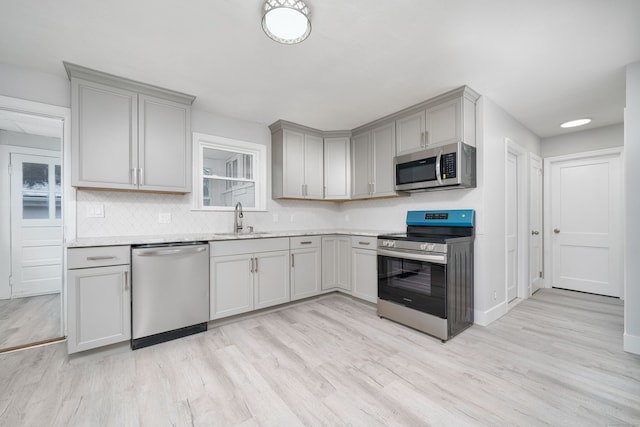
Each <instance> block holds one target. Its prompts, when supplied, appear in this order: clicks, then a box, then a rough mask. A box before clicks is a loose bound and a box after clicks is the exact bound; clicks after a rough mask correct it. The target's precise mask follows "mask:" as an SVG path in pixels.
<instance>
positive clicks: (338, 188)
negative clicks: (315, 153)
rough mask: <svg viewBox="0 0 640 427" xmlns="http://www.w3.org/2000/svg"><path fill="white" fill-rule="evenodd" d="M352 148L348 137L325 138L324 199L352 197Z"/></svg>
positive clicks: (346, 198)
mask: <svg viewBox="0 0 640 427" xmlns="http://www.w3.org/2000/svg"><path fill="white" fill-rule="evenodd" d="M350 152H351V147H350V142H349V137H348V136H340V137H330V138H327V137H325V138H324V198H325V199H328V200H348V199H349V198H350V197H351V164H350V158H351V155H350Z"/></svg>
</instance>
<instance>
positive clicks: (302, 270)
mask: <svg viewBox="0 0 640 427" xmlns="http://www.w3.org/2000/svg"><path fill="white" fill-rule="evenodd" d="M321 262H322V256H321V253H320V248H309V249H297V250H295V251H291V301H294V300H297V299H301V298H307V297H311V296H314V295H318V294H319V293H320V287H321V283H320V282H321V278H322V273H321V270H320V269H321Z"/></svg>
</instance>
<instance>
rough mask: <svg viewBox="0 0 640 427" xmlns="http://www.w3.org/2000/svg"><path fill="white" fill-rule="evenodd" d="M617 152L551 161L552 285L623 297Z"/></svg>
mask: <svg viewBox="0 0 640 427" xmlns="http://www.w3.org/2000/svg"><path fill="white" fill-rule="evenodd" d="M621 163H622V162H621V159H620V153H619V152H617V153H613V154H606V155H600V156H595V157H585V156H583V158H575V159H567V160H564V161H562V160H559V161H553V162H551V161H550V164H551V168H550V169H551V176H550V178H549V183H550V187H551V188H550V192H551V224H550V227H549V228H550V229H551V230H552V231H551V232H550V233H549V231H548V233H549V235H550V239H551V270H552V286H553V287H558V288H564V289H572V290H577V291H583V292H590V293H595V294H602V295H610V296H615V297H620V296H621V295H622V280H623V277H622V268H623V265H622V255H623V253H622V229H621V224H622V173H621Z"/></svg>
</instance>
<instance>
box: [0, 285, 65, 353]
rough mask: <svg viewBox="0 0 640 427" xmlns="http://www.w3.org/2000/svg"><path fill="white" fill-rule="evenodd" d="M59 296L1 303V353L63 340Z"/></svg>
mask: <svg viewBox="0 0 640 427" xmlns="http://www.w3.org/2000/svg"><path fill="white" fill-rule="evenodd" d="M60 312H61V308H60V294H49V295H40V296H36V297H25V298H15V299H6V300H0V350H1V349H6V348H11V347H15V346H21V345H25V344H29V343H34V342H40V341H45V340H49V339H52V338H58V337H60V336H62V324H61V322H60Z"/></svg>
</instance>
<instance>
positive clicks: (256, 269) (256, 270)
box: [253, 257, 258, 273]
mask: <svg viewBox="0 0 640 427" xmlns="http://www.w3.org/2000/svg"><path fill="white" fill-rule="evenodd" d="M254 259H255V260H256V268H255V269H254V270H253V272H254V273H257V272H258V257H255V258H254Z"/></svg>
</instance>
